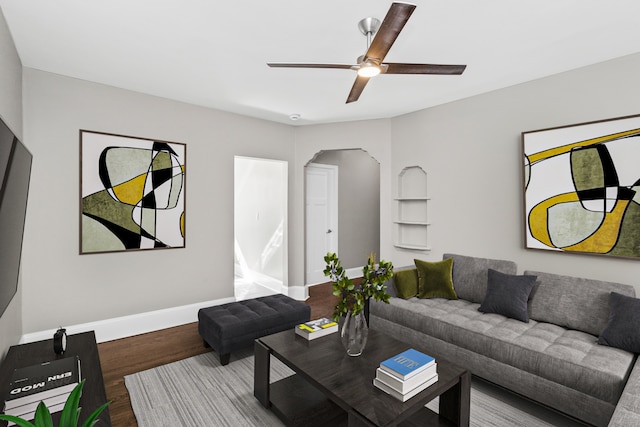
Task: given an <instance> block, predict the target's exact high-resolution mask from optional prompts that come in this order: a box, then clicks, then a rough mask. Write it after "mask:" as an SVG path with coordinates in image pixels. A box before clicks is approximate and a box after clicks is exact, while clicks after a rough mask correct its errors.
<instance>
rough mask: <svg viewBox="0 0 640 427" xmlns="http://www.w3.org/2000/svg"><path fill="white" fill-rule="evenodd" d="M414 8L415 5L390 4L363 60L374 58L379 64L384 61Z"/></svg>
mask: <svg viewBox="0 0 640 427" xmlns="http://www.w3.org/2000/svg"><path fill="white" fill-rule="evenodd" d="M415 8H416V5H415V4H409V3H393V4H391V7H390V8H389V12H387V16H385V17H384V20H383V21H382V24H380V28H379V29H378V32H377V33H376V35H375V37H374V38H373V41H372V42H371V46H369V49H368V50H367V53H366V54H365V55H364V56H365V59H366V58H374V59H377V60H379V61H381V62H382V60H384V57H385V56H387V53H388V52H389V49H391V46H392V45H393V43H394V42H395V41H396V39H397V38H398V35H399V34H400V31H402V29H403V28H404V25H405V24H406V23H407V21H408V20H409V17H410V16H411V14H412V13H413V11H414V9H415Z"/></svg>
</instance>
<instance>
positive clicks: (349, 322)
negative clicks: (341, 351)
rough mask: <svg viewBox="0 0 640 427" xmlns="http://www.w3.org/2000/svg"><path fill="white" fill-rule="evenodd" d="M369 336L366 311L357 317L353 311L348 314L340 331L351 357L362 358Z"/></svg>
mask: <svg viewBox="0 0 640 427" xmlns="http://www.w3.org/2000/svg"><path fill="white" fill-rule="evenodd" d="M368 335H369V327H368V326H367V321H366V318H365V316H364V311H361V312H360V313H358V314H356V315H355V316H354V315H353V314H352V313H351V311H349V312H347V316H346V317H345V319H344V323H343V324H342V329H341V330H340V338H341V339H342V345H344V348H346V349H347V354H348V355H349V356H360V355H361V354H362V351H363V350H364V347H365V345H367V336H368Z"/></svg>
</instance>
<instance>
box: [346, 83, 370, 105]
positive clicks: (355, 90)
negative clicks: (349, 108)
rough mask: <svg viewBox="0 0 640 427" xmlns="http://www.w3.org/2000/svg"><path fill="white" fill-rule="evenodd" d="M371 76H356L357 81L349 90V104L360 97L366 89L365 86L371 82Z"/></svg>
mask: <svg viewBox="0 0 640 427" xmlns="http://www.w3.org/2000/svg"><path fill="white" fill-rule="evenodd" d="M369 78H370V77H362V76H358V77H356V81H355V82H353V86H352V87H351V92H349V96H348V97H347V102H346V103H347V104H349V103H351V102H356V101H357V100H358V98H360V94H361V93H362V91H363V90H364V87H365V86H366V85H367V83H369Z"/></svg>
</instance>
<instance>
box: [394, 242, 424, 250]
mask: <svg viewBox="0 0 640 427" xmlns="http://www.w3.org/2000/svg"><path fill="white" fill-rule="evenodd" d="M395 247H396V248H400V249H410V250H412V251H430V250H431V248H429V247H427V246H421V245H407V244H404V243H396V244H395Z"/></svg>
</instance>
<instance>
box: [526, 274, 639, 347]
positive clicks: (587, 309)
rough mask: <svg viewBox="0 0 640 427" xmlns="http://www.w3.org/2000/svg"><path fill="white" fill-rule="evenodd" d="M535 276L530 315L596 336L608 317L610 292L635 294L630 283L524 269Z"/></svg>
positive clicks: (536, 318)
mask: <svg viewBox="0 0 640 427" xmlns="http://www.w3.org/2000/svg"><path fill="white" fill-rule="evenodd" d="M524 274H527V275H533V276H537V277H538V280H537V283H536V286H535V287H534V288H533V291H532V292H531V298H530V300H529V317H530V318H531V319H534V320H537V321H539V322H547V323H553V324H556V325H559V326H564V327H565V328H569V329H575V330H578V331H582V332H586V333H589V334H591V335H595V336H599V335H600V334H601V333H602V331H603V329H604V328H605V326H606V325H607V322H608V321H609V294H610V293H611V292H617V293H619V294H622V295H626V296H630V297H635V296H636V291H635V288H634V287H633V286H630V285H623V284H621V283H613V282H603V281H600V280H593V279H582V278H579V277H571V276H562V275H559V274H552V273H542V272H537V271H525V272H524Z"/></svg>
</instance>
